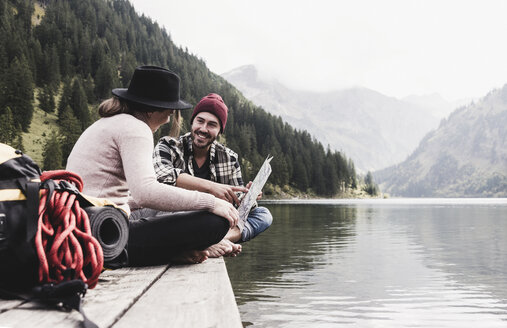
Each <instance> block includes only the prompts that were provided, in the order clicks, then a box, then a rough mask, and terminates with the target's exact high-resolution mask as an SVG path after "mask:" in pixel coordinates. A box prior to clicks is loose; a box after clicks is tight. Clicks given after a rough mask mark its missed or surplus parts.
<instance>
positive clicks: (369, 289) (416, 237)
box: [226, 199, 507, 328]
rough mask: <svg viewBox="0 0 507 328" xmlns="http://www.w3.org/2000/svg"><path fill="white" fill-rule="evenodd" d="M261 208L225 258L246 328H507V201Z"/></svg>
mask: <svg viewBox="0 0 507 328" xmlns="http://www.w3.org/2000/svg"><path fill="white" fill-rule="evenodd" d="M262 205H263V206H266V207H268V208H269V209H270V210H271V212H272V214H273V217H274V222H273V225H272V226H271V227H270V228H269V230H267V231H266V232H264V233H263V234H261V235H260V236H258V237H257V238H256V239H254V240H252V241H250V242H248V243H246V244H244V245H243V252H242V254H241V255H240V256H238V257H236V258H231V259H227V260H226V263H227V269H228V272H229V275H230V278H231V282H232V285H233V289H234V293H235V295H236V301H237V303H238V305H239V309H240V313H241V318H242V321H243V325H244V326H245V327H247V326H248V327H291V328H294V327H312V328H313V327H460V328H461V327H474V328H476V327H502V328H505V327H507V199H385V200H384V199H382V200H380V199H379V200H336V201H329V200H316V201H308V202H304V203H302V202H291V201H284V202H283V201H282V202H276V201H274V202H264V203H263V204H262Z"/></svg>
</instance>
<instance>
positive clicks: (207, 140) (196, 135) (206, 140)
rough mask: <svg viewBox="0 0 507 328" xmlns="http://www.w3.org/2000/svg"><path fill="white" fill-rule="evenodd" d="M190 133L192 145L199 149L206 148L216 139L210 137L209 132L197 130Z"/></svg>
mask: <svg viewBox="0 0 507 328" xmlns="http://www.w3.org/2000/svg"><path fill="white" fill-rule="evenodd" d="M191 135H192V145H193V147H194V148H199V149H205V148H207V147H208V146H209V145H211V144H212V143H213V141H215V139H216V137H212V136H211V135H210V134H209V133H205V132H199V130H194V131H192V134H191ZM201 137H202V138H201Z"/></svg>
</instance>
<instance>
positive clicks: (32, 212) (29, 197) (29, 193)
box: [26, 181, 40, 243]
mask: <svg viewBox="0 0 507 328" xmlns="http://www.w3.org/2000/svg"><path fill="white" fill-rule="evenodd" d="M39 189H40V182H31V181H30V182H27V183H26V207H27V220H26V242H27V243H30V241H31V240H32V239H33V238H34V237H35V234H36V233H37V228H38V224H37V222H38V219H39Z"/></svg>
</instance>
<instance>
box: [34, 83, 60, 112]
mask: <svg viewBox="0 0 507 328" xmlns="http://www.w3.org/2000/svg"><path fill="white" fill-rule="evenodd" d="M37 100H39V108H40V109H42V110H43V111H45V112H46V113H53V112H54V111H55V108H56V104H55V97H54V94H53V89H51V88H50V87H48V86H47V85H44V86H43V87H42V88H41V89H40V92H39V94H38V95H37Z"/></svg>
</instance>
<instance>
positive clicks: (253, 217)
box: [241, 206, 273, 242]
mask: <svg viewBox="0 0 507 328" xmlns="http://www.w3.org/2000/svg"><path fill="white" fill-rule="evenodd" d="M272 222H273V216H272V215H271V212H269V210H268V209H267V208H265V207H260V206H257V207H256V208H254V209H253V210H252V211H250V214H248V218H247V219H246V223H245V228H244V229H243V232H242V233H241V242H245V241H249V240H250V239H253V238H254V237H255V236H257V235H258V234H260V233H261V232H263V231H264V230H266V229H267V228H269V226H270V225H271V223H272Z"/></svg>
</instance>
